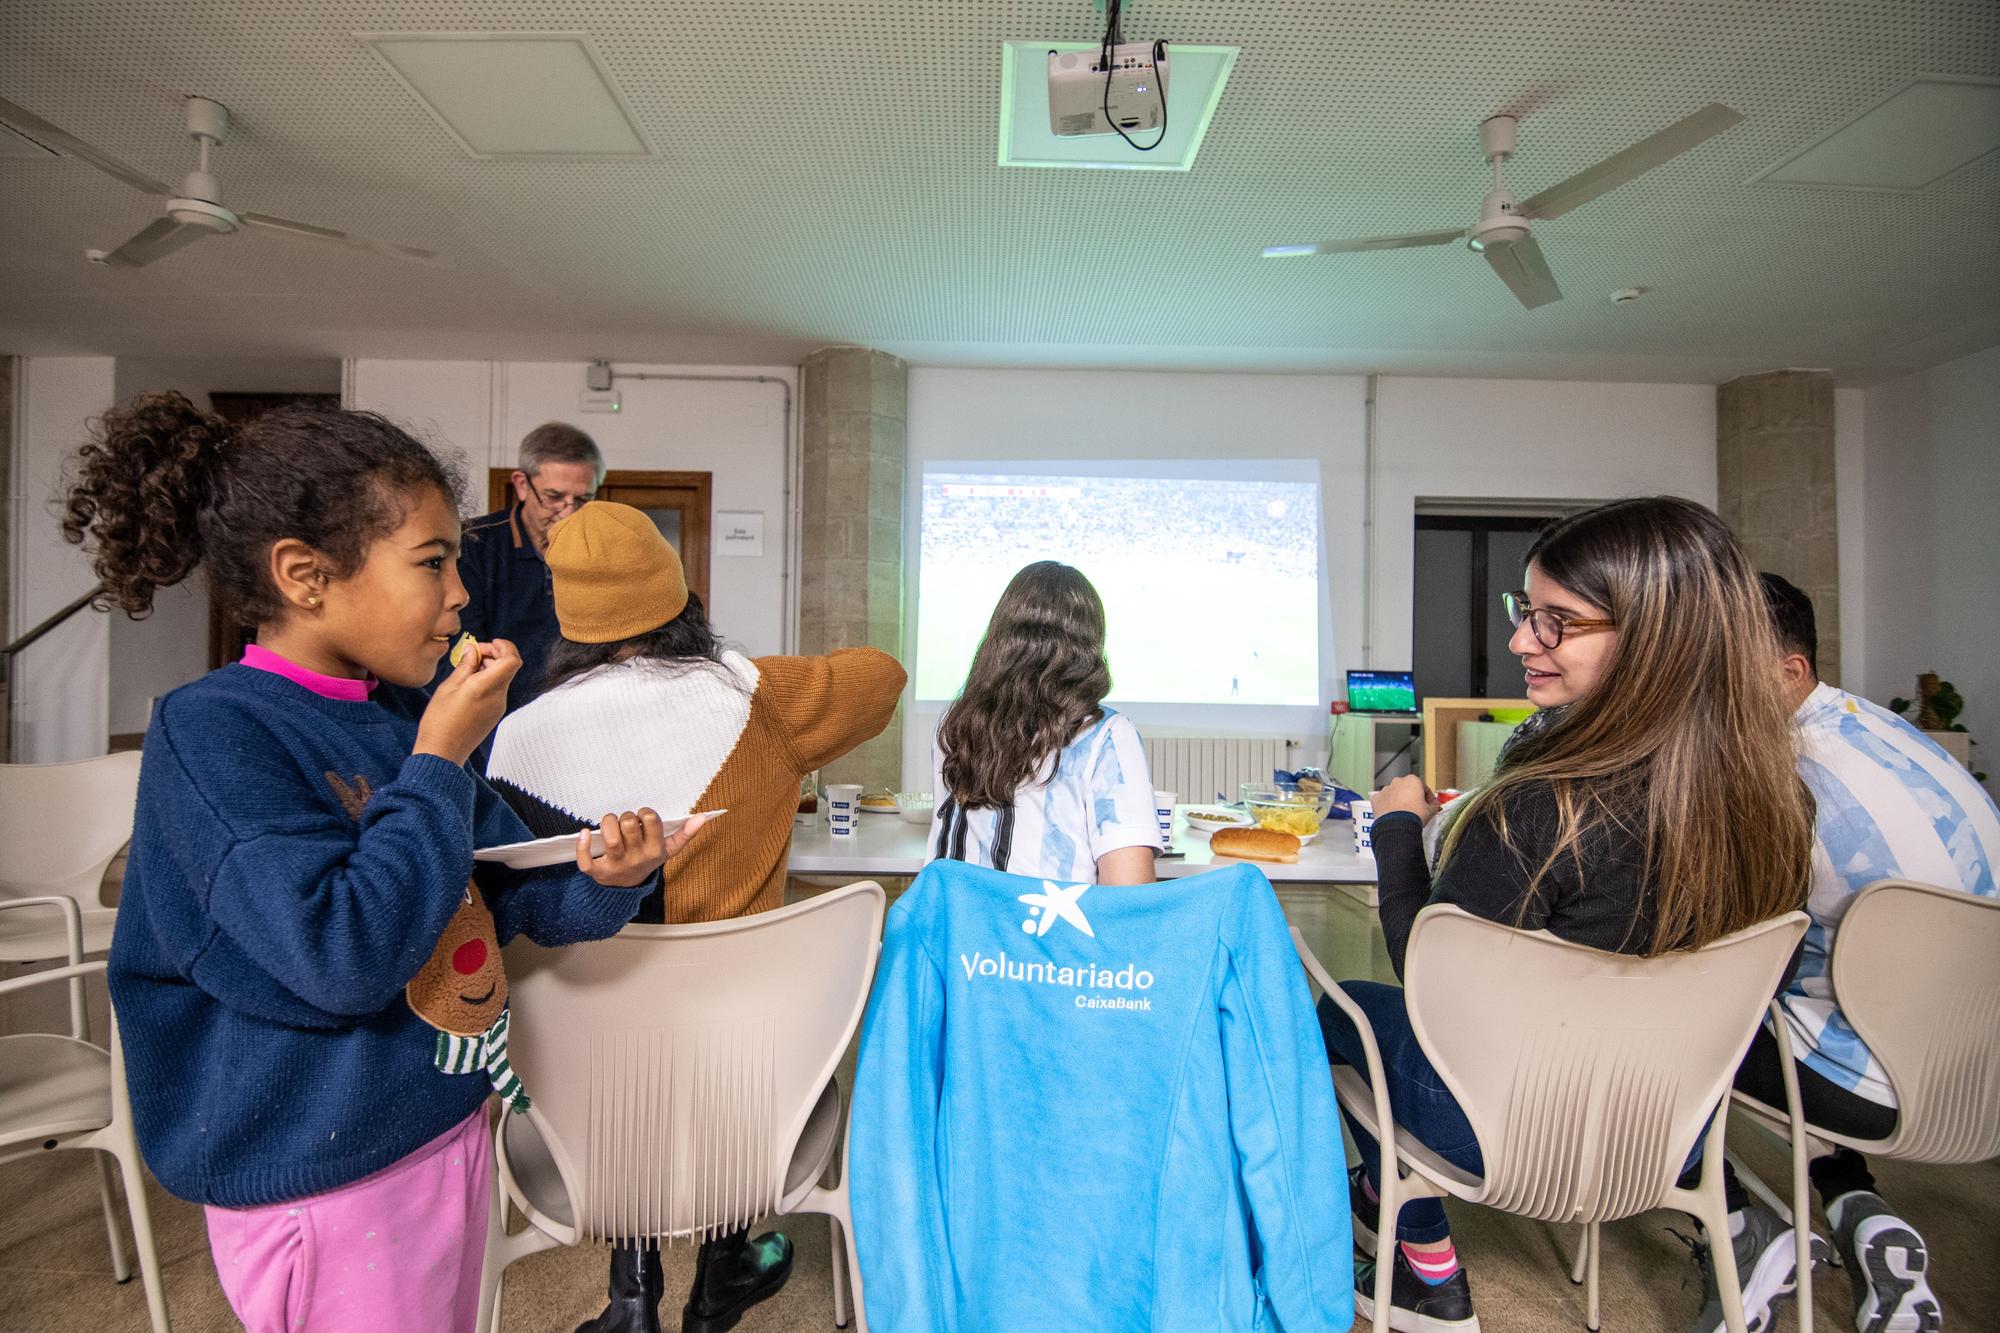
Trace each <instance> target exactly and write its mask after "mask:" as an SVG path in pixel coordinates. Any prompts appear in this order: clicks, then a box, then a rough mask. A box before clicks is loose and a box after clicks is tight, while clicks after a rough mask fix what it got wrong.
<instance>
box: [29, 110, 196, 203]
mask: <svg viewBox="0 0 2000 1333" xmlns="http://www.w3.org/2000/svg"><path fill="white" fill-rule="evenodd" d="M0 120H4V121H6V122H7V123H8V124H9V125H12V126H13V127H14V128H15V129H17V130H19V131H21V133H23V134H25V135H27V136H28V137H29V138H30V139H33V140H35V141H36V142H37V143H40V144H43V145H45V146H46V147H49V148H54V149H56V150H58V151H60V152H64V153H67V154H69V155H70V156H71V157H73V158H75V159H77V160H78V161H79V162H88V163H89V164H90V165H91V166H93V167H96V168H97V169H98V170H99V171H101V172H103V173H104V174H105V175H107V176H115V177H116V178H117V179H119V180H121V181H124V182H125V183H126V184H127V185H129V186H131V187H132V188H133V189H135V190H144V191H145V192H146V193H147V194H157V195H161V196H163V197H166V198H172V197H173V193H174V192H173V191H172V190H170V189H168V188H167V187H166V186H165V185H164V184H162V183H161V182H159V181H156V180H154V179H153V178H152V177H151V176H148V175H147V174H146V173H145V172H143V171H140V170H139V169H138V168H136V167H128V166H126V165H125V164H124V163H123V162H120V161H119V160H118V159H117V158H115V157H113V156H111V154H109V153H100V152H98V151H97V150H96V149H95V148H92V147H91V146H90V145H89V144H87V143H85V142H84V141H83V140H81V139H79V138H77V137H76V136H75V135H73V134H70V133H68V132H67V131H64V130H59V129H57V128H56V127H55V126H53V125H51V124H49V123H48V122H47V121H46V120H43V119H42V118H41V117H40V116H38V115H36V114H35V113H34V112H32V111H30V110H28V109H27V108H26V107H23V106H18V105H16V104H15V103H13V102H10V101H8V100H7V99H6V98H4V97H0Z"/></svg>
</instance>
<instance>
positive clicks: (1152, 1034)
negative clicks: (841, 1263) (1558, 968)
mask: <svg viewBox="0 0 2000 1333" xmlns="http://www.w3.org/2000/svg"><path fill="white" fill-rule="evenodd" d="M850 1151H851V1154H852V1156H851V1161H850V1171H851V1177H850V1179H851V1190H852V1197H853V1209H854V1235H855V1245H856V1248H857V1251H858V1254H859V1258H860V1261H861V1273H862V1285H863V1295H864V1299H865V1301H866V1303H867V1313H868V1322H869V1324H870V1325H871V1326H872V1327H873V1328H874V1329H875V1330H876V1333H901V1331H905V1330H907V1331H908V1333H947V1331H948V1330H964V1331H965V1333H974V1331H975V1330H976V1331H977V1333H988V1331H989V1330H991V1331H993V1333H1000V1331H1002V1330H1011V1329H1092V1330H1122V1329H1135V1330H1136V1329H1148V1330H1158V1331H1160V1333H1167V1331H1169V1330H1187V1331H1188V1333H1195V1330H1199V1331H1200V1333H1215V1331H1216V1330H1221V1329H1260V1330H1261V1329H1279V1328H1282V1329H1285V1330H1288V1333H1308V1331H1313V1330H1323V1329H1331V1330H1343V1331H1344V1330H1345V1329H1347V1327H1348V1326H1349V1324H1350V1323H1351V1322H1352V1320H1353V1317H1354V1294H1353V1287H1352V1284H1353V1273H1352V1250H1353V1241H1352V1238H1351V1236H1350V1234H1349V1224H1348V1211H1347V1182H1346V1177H1345V1175H1344V1174H1343V1171H1342V1165H1343V1161H1344V1158H1343V1156H1342V1152H1341V1143H1340V1128H1339V1124H1338V1122H1337V1121H1336V1119H1335V1114H1334V1103H1333V1084H1332V1081H1331V1079H1330V1077H1329V1075H1328V1072H1327V1060H1326V1047H1325V1045H1324V1043H1323V1042H1322V1041H1321V1039H1320V1035H1319V1028H1318V1026H1317V1025H1316V1024H1315V1022H1314V1020H1313V1010H1312V1002H1311V997H1310V994H1309V992H1308V991H1307V989H1306V978H1305V972H1304V969H1302V968H1301V967H1300V966H1299V962H1298V958H1297V956H1296V955H1295V954H1294V953H1293V951H1292V942H1291V939H1290V936H1289V935H1288V933H1287V930H1286V926H1285V919H1284V916H1283V914H1282V913H1281V912H1280V911H1279V909H1278V900H1277V897H1276V895H1274V894H1273V893H1272V892H1271V885H1270V882H1269V881H1268V880H1266V879H1265V878H1264V876H1263V874H1262V873H1261V872H1259V871H1258V870H1256V869H1255V868H1254V867H1251V866H1234V867H1231V868H1229V869H1226V870H1214V871H1210V872H1209V873H1207V874H1204V875H1197V876H1192V877H1190V878H1187V879H1182V880H1178V881H1174V882H1172V883H1163V884H1146V885H1135V886H1113V885H1095V886H1092V885H1062V884H1052V883H1049V882H1047V881H1043V880H1039V879H1028V878H1023V877H1020V876H1015V875H1004V874H1000V873H998V872H997V871H992V870H987V869H985V868H983V867H978V866H970V865H965V864H962V863H959V862H955V861H939V862H936V863H934V864H932V865H930V866H928V867H926V868H925V870H924V872H923V874H921V875H919V876H918V877H917V880H916V882H915V883H914V884H913V885H911V887H910V890H909V891H908V892H907V893H905V894H904V895H903V896H902V898H901V899H900V900H898V901H897V903H896V905H895V907H894V908H893V909H892V910H891V911H890V913H889V923H888V929H887V931H886V933H885V938H884V943H883V952H882V963H881V968H880V970H879V971H878V973H877V974H876V978H875V989H874V993H873V995H872V996H871V998H870V1000H869V1004H868V1015H867V1018H866V1020H865V1022H864V1024H863V1027H862V1033H861V1052H860V1063H859V1066H858V1068H857V1070H856V1074H855V1089H854V1103H853V1129H852V1138H851V1141H850Z"/></svg>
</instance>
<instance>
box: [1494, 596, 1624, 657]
mask: <svg viewBox="0 0 2000 1333" xmlns="http://www.w3.org/2000/svg"><path fill="white" fill-rule="evenodd" d="M1500 605H1502V606H1504V607H1506V608H1507V619H1509V620H1511V621H1513V622H1514V628H1515V629H1519V628H1521V623H1522V622H1523V621H1526V622H1527V625H1528V632H1529V633H1531V634H1533V635H1534V636H1535V642H1536V643H1539V644H1540V645H1542V647H1544V648H1548V649H1551V650H1553V649H1556V648H1559V647H1561V646H1562V641H1563V635H1565V634H1569V633H1572V632H1574V631H1576V630H1591V629H1613V628H1616V626H1617V624H1618V622H1617V621H1615V620H1581V619H1575V620H1572V619H1566V618H1564V617H1563V616H1560V615H1557V614H1556V613H1555V612H1554V611H1538V610H1536V609H1535V608H1534V607H1533V606H1530V605H1529V604H1528V594H1527V593H1525V592H1510V593H1504V594H1502V595H1501V598H1500Z"/></svg>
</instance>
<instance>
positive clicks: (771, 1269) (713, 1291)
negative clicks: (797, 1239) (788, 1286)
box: [681, 1227, 792, 1333]
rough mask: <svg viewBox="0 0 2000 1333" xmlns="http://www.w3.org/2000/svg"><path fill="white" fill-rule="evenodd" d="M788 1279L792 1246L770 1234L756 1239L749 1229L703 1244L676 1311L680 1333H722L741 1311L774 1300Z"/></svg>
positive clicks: (772, 1233) (733, 1324)
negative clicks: (682, 1305)
mask: <svg viewBox="0 0 2000 1333" xmlns="http://www.w3.org/2000/svg"><path fill="white" fill-rule="evenodd" d="M791 1275H792V1243H791V1242H790V1241H789V1240H786V1239H785V1238H784V1237H783V1236H782V1235H780V1234H778V1233H777V1232H775V1231H767V1232H765V1233H764V1234H763V1235H761V1236H759V1237H757V1239H755V1240H751V1239H750V1229H749V1228H748V1227H745V1228H744V1229H743V1230H741V1231H738V1232H736V1233H734V1234H733V1235H728V1236H718V1237H717V1238H716V1239H714V1240H711V1241H705V1242H703V1244H702V1247H701V1253H700V1254H699V1255H697V1256H696V1257H695V1261H694V1287H693V1289H692V1290H690V1291H689V1292H688V1303H687V1307H686V1308H685V1309H683V1310H682V1311H681V1333H723V1330H725V1329H731V1328H734V1327H736V1321H737V1320H739V1319H741V1318H742V1317H743V1312H744V1311H745V1310H748V1309H749V1308H750V1307H751V1306H753V1305H755V1304H756V1303H757V1302H758V1301H761V1300H764V1299H765V1298H766V1297H770V1296H775V1295H777V1293H778V1289H779V1288H780V1287H782V1286H784V1285H785V1279H786V1278H788V1277H790V1276H791Z"/></svg>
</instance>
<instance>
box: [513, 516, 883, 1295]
mask: <svg viewBox="0 0 2000 1333" xmlns="http://www.w3.org/2000/svg"><path fill="white" fill-rule="evenodd" d="M547 558H548V565H549V574H550V577H551V580H552V581H553V583H554V589H555V606H556V621H557V624H558V625H559V627H560V629H561V637H559V638H558V639H557V640H556V641H555V643H554V645H553V646H552V647H551V649H550V651H549V658H548V667H547V675H546V677H545V678H544V680H543V683H542V693H541V694H540V695H539V696H538V697H537V698H536V699H535V700H534V702H532V703H530V704H529V705H527V706H526V707H525V708H522V709H521V710H520V711H518V712H516V713H513V714H511V715H510V716H509V717H508V718H507V719H506V720H505V721H504V722H502V723H501V725H500V729H499V731H498V732H497V733H496V734H495V736H494V741H493V754H492V758H491V760H490V761H489V763H488V765H487V779H488V781H489V782H491V783H492V785H493V786H494V787H495V788H496V789H497V790H498V791H499V792H500V793H501V794H502V795H503V796H505V797H506V798H507V799H508V801H509V802H510V803H511V804H513V805H514V807H515V808H516V809H517V810H518V811H519V812H520V814H521V817H522V819H523V820H525V821H526V822H527V824H528V827H529V828H530V829H531V830H533V831H534V833H535V834H536V835H537V836H544V837H545V836H549V835H552V834H555V833H568V832H572V831H574V830H575V829H576V828H578V827H579V826H581V825H583V824H586V823H588V822H589V820H588V818H587V817H586V812H590V811H603V810H626V809H637V808H638V805H641V804H643V805H649V806H651V807H652V808H653V809H655V810H660V811H663V812H671V813H675V814H678V813H680V812H682V811H700V810H724V809H726V810H728V811H729V817H728V818H727V819H724V820H721V821H719V822H718V823H717V824H716V825H715V826H714V827H713V828H711V829H709V830H708V832H707V833H706V834H704V835H703V837H702V838H701V840H700V841H698V842H696V843H694V844H692V845H691V846H690V847H689V848H688V850H687V851H685V852H683V853H681V854H680V855H679V856H678V857H676V858H674V859H673V860H672V861H670V862H668V864H667V868H666V874H665V877H664V878H663V880H662V881H661V888H660V891H659V893H658V895H657V896H654V897H650V898H648V899H647V900H646V902H645V903H644V904H642V905H641V907H640V909H639V915H638V917H637V918H636V919H637V920H640V921H652V922H660V921H664V922H667V923H670V924H681V923H686V922H694V921H719V920H725V919H728V918H730V917H738V916H747V915H749V914H751V913H754V912H767V911H770V910H772V909H774V908H777V907H780V906H782V905H783V902H784V891H785V860H786V856H787V854H788V851H789V849H790V845H791V834H792V816H793V814H794V812H795V811H796V810H797V808H798V790H799V779H800V778H802V777H803V776H805V775H806V774H808V773H811V772H813V771H814V770H816V769H818V768H821V767H823V766H824V765H826V764H827V763H830V762H831V761H833V760H834V759H837V758H839V757H840V756H841V755H843V754H845V753H847V751H849V750H851V749H853V748H854V747H855V746H856V745H859V744H860V743H861V742H862V741H865V740H867V739H868V738H869V737H871V736H874V735H876V734H878V733H879V732H881V730H882V729H883V728H884V727H886V726H888V724H889V719H890V717H891V716H892V715H893V714H894V713H895V711H896V701H897V700H898V699H899V698H900V697H901V695H902V691H903V682H904V674H903V668H902V667H901V666H900V665H898V664H897V662H896V660H895V659H894V658H892V657H890V656H889V655H888V654H887V653H884V652H881V651H879V650H877V649H874V648H848V649H842V650H840V651H838V652H833V653H829V654H827V655H825V656H823V657H760V658H756V659H751V658H747V657H745V656H743V655H742V654H741V653H738V652H736V651H734V650H733V649H728V648H725V647H724V646H723V644H722V642H721V641H720V640H719V639H718V638H717V637H716V635H715V632H714V630H713V629H711V628H710V626H709V623H708V617H707V615H706V614H705V613H704V611H703V609H702V605H701V599H700V598H699V597H697V596H696V595H695V594H694V593H693V592H692V591H691V590H690V589H689V588H688V586H687V579H686V576H685V575H684V574H683V573H682V570H681V561H680V557H679V556H678V555H677V554H675V552H674V549H673V547H672V546H670V545H669V544H668V543H667V540H666V539H665V538H664V537H662V536H661V535H660V531H659V529H658V528H657V527H655V526H654V525H653V521H652V520H651V519H649V518H648V517H646V515H645V514H643V513H641V512H640V511H639V510H637V509H634V508H631V507H630V506H628V505H621V504H614V503H611V502H609V501H604V500H598V501H594V502H592V503H590V504H587V505H585V506H583V508H581V509H579V510H577V511H576V512H575V513H574V514H572V515H570V516H569V517H568V518H566V519H564V520H563V521H562V522H560V523H558V524H556V525H555V527H554V528H552V529H551V530H550V532H549V542H548V551H547ZM626 792H632V793H639V792H643V793H645V798H644V800H643V801H637V802H636V803H635V802H634V801H627V802H626V803H625V804H622V805H621V804H619V803H618V802H619V801H620V800H621V799H623V797H622V796H619V795H614V793H626ZM607 802H609V804H607ZM791 1267H792V1246H791V1242H790V1241H788V1240H787V1239H785V1237H783V1236H782V1235H778V1234H776V1233H769V1234H766V1235H761V1236H758V1237H756V1238H755V1239H754V1240H753V1239H751V1238H750V1236H749V1234H748V1232H747V1230H746V1231H740V1232H737V1233H736V1234H734V1235H731V1236H725V1237H722V1238H720V1239H718V1240H713V1241H709V1242H706V1243H704V1244H703V1245H702V1247H701V1253H700V1255H699V1257H698V1258H697V1259H696V1263H695V1280H694V1289H693V1290H692V1291H691V1292H689V1294H688V1301H687V1305H686V1307H685V1308H684V1309H683V1311H682V1315H681V1328H682V1330H683V1333H719V1331H720V1330H722V1329H726V1328H729V1327H731V1326H733V1325H734V1324H735V1323H736V1322H737V1320H738V1319H739V1318H740V1317H741V1315H742V1313H743V1311H744V1310H746V1309H748V1308H749V1307H750V1306H752V1305H755V1304H756V1303H757V1302H759V1301H761V1300H764V1299H765V1298H767V1297H769V1296H771V1295H772V1294H774V1293H775V1292H776V1291H777V1290H778V1289H779V1288H780V1287H782V1286H783V1285H784V1283H785V1279H786V1278H787V1277H789V1276H790V1274H791ZM662 1286H663V1278H662V1276H661V1270H660V1258H659V1253H658V1251H656V1250H647V1251H641V1250H639V1249H637V1248H628V1247H622V1246H621V1247H619V1248H616V1249H614V1250H613V1251H612V1258H611V1280H610V1296H611V1301H610V1304H609V1306H608V1307H607V1308H606V1309H605V1310H604V1312H603V1313H602V1314H600V1315H599V1316H598V1317H597V1318H596V1319H593V1320H591V1321H590V1322H589V1323H586V1324H584V1325H583V1326H582V1327H581V1328H580V1329H579V1330H578V1333H656V1331H657V1330H658V1329H659V1327H660V1323H659V1311H658V1305H659V1301H660V1297H661V1295H662Z"/></svg>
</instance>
